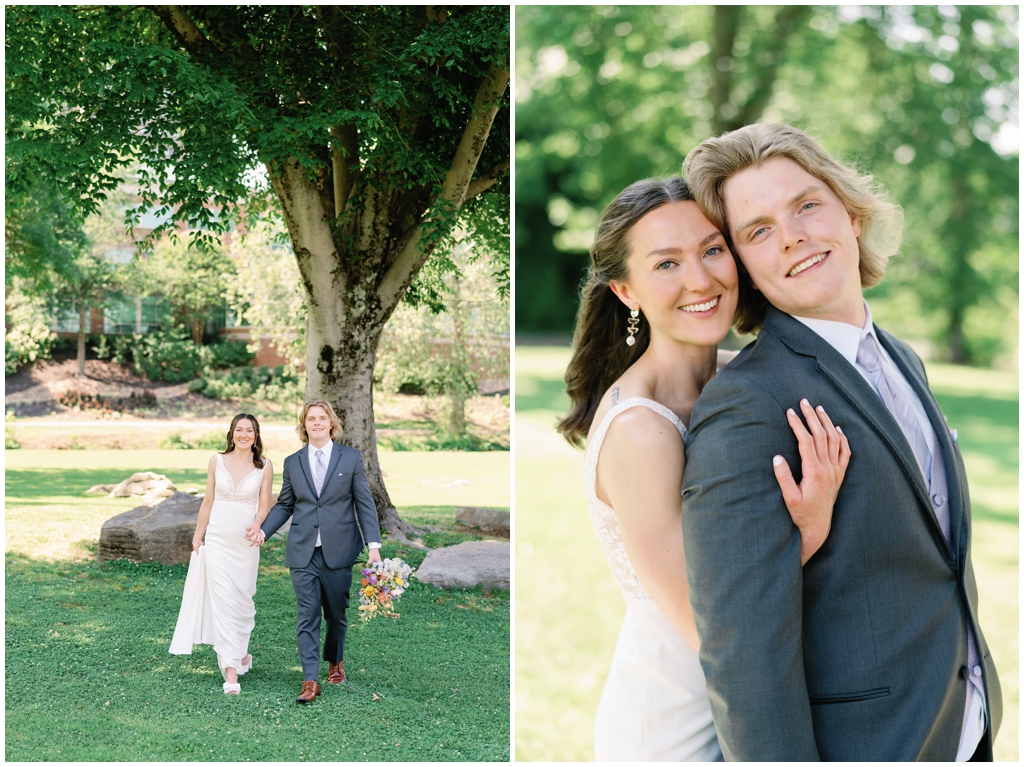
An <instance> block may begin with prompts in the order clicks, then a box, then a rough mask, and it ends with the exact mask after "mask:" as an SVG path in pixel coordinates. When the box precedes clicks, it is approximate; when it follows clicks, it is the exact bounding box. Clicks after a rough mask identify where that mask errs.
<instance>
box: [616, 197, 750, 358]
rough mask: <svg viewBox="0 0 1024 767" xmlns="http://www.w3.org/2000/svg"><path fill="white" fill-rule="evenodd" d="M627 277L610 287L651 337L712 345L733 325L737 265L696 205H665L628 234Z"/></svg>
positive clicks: (679, 203) (718, 234)
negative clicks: (648, 329) (644, 324)
mask: <svg viewBox="0 0 1024 767" xmlns="http://www.w3.org/2000/svg"><path fill="white" fill-rule="evenodd" d="M628 242H629V259H628V261H627V266H628V268H629V278H628V280H627V281H626V282H623V283H613V284H612V289H613V290H615V293H616V294H617V295H618V296H619V298H620V299H622V301H623V303H625V304H626V305H627V306H628V307H629V308H631V309H634V308H639V309H640V310H641V313H642V319H641V321H642V322H643V321H646V322H649V323H650V327H651V336H652V339H654V338H657V337H658V336H664V337H666V338H669V339H672V340H674V341H677V342H682V343H687V344H694V345H698V346H712V345H714V344H717V343H718V342H719V341H721V340H722V339H723V338H725V335H726V333H728V332H729V326H730V325H731V324H732V317H733V314H734V313H735V311H736V301H737V298H738V295H739V287H738V285H739V280H738V277H737V274H736V262H735V261H734V260H733V257H732V254H731V253H730V252H729V248H728V247H727V246H726V244H725V237H724V236H723V235H722V233H721V232H720V231H719V230H718V228H717V227H716V226H715V225H714V224H712V223H711V222H710V221H708V220H707V219H706V218H705V217H704V214H703V213H701V212H700V208H698V207H697V203H695V202H689V201H687V202H670V203H668V204H666V205H662V206H661V207H660V208H657V209H656V210H653V211H651V212H650V213H648V214H647V215H646V216H644V217H643V218H641V219H640V220H639V221H638V222H637V223H636V224H634V225H633V228H632V229H631V230H630V232H629V238H628Z"/></svg>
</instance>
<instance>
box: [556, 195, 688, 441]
mask: <svg viewBox="0 0 1024 767" xmlns="http://www.w3.org/2000/svg"><path fill="white" fill-rule="evenodd" d="M687 201H693V193H692V192H691V191H690V186H689V184H687V183H686V180H685V179H683V178H680V177H678V176H676V177H673V178H668V179H665V180H664V181H662V180H660V179H654V178H645V179H644V180H643V181H637V182H636V183H635V184H631V185H629V186H628V187H626V188H625V189H624V190H622V192H620V193H619V195H618V196H617V197H616V198H615V199H614V200H612V201H611V202H610V203H608V206H607V207H606V208H605V209H604V211H602V213H601V217H600V219H598V222H597V229H596V231H595V234H594V245H593V247H591V249H590V269H589V270H588V271H587V281H586V283H585V284H584V286H583V290H582V291H581V293H580V308H579V312H578V313H577V314H576V330H575V332H574V333H573V340H572V346H573V354H572V359H571V360H570V362H569V367H568V368H567V369H566V371H565V384H566V387H565V390H566V393H567V394H568V395H569V398H570V399H571V400H572V408H571V409H570V410H569V414H568V415H566V417H565V418H563V419H562V421H561V422H560V423H559V424H558V431H559V432H561V434H562V436H563V437H565V438H566V440H568V441H569V444H571V445H574V446H576V447H583V440H584V438H585V437H586V436H587V432H589V431H590V424H591V423H592V422H593V420H594V413H595V412H597V406H598V405H599V404H600V402H601V397H603V396H604V393H605V392H606V391H607V390H608V387H609V386H611V385H612V383H613V382H614V381H615V379H617V378H618V377H619V376H621V375H622V374H623V373H624V372H625V371H626V369H627V368H628V367H629V366H630V365H632V364H633V363H634V362H636V361H637V360H638V359H639V358H640V355H641V354H643V353H644V352H645V351H646V350H647V346H648V344H649V343H650V340H651V335H650V328H649V327H648V324H647V322H646V321H644V319H643V317H642V316H641V320H640V325H639V328H638V332H637V334H636V343H634V344H633V345H632V346H627V345H626V335H627V334H626V319H627V318H628V317H629V308H628V307H627V306H626V305H625V304H624V303H622V301H620V300H619V298H618V296H616V295H615V294H614V293H613V292H612V289H611V286H610V283H611V282H612V281H614V282H626V281H627V280H628V278H629V269H628V268H627V266H626V261H627V259H628V258H629V231H630V229H632V228H633V226H634V225H635V224H636V222H637V221H639V220H640V219H641V218H643V217H644V216H646V215H647V214H648V213H650V212H651V211H652V210H656V209H658V208H660V207H661V206H662V205H667V204H668V203H670V202H687Z"/></svg>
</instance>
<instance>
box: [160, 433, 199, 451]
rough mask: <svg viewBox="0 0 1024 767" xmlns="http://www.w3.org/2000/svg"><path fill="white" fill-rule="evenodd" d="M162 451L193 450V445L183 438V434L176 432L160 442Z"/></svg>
mask: <svg viewBox="0 0 1024 767" xmlns="http://www.w3.org/2000/svg"><path fill="white" fill-rule="evenodd" d="M160 449H161V450H191V449H192V445H190V444H189V443H188V442H185V440H183V439H182V438H181V434H179V433H178V432H174V433H173V434H169V435H167V436H166V437H165V438H164V439H162V440H160Z"/></svg>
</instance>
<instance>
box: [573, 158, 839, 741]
mask: <svg viewBox="0 0 1024 767" xmlns="http://www.w3.org/2000/svg"><path fill="white" fill-rule="evenodd" d="M591 259H592V266H591V269H590V273H589V276H588V280H587V284H586V286H585V287H584V289H583V297H582V301H581V304H580V309H579V314H578V316H577V321H576V332H575V337H574V341H573V348H574V353H573V358H572V361H571V362H570V364H569V368H568V370H567V372H566V382H567V384H568V386H567V390H568V393H569V396H570V398H571V399H572V410H571V411H570V413H569V414H568V415H567V416H566V417H565V419H564V420H563V421H562V422H561V423H560V424H559V430H560V431H561V432H562V434H563V435H564V436H565V437H566V439H567V440H569V442H570V443H572V444H574V445H575V446H577V447H580V446H582V443H583V439H584V437H586V457H585V464H584V465H585V480H584V481H585V487H586V494H587V500H588V502H589V509H590V515H591V520H592V522H593V524H594V529H595V531H596V533H597V536H598V538H599V540H600V542H601V546H602V548H603V550H604V553H605V556H606V557H607V559H608V563H609V564H610V565H611V568H612V572H613V574H614V575H615V579H616V580H617V581H618V584H619V587H620V588H621V589H622V592H623V595H624V596H625V598H626V617H625V620H624V622H623V625H622V629H621V631H620V633H619V639H618V642H617V644H616V647H615V654H614V656H613V659H612V665H611V669H610V670H609V673H608V680H607V682H606V684H605V688H604V692H603V694H602V696H601V702H600V705H599V706H598V712H597V721H596V722H595V727H594V732H595V753H596V756H597V759H598V760H602V761H608V760H611V761H637V760H652V761H653V760H657V761H683V760H696V761H716V760H721V759H722V752H721V750H720V748H719V746H718V740H717V738H716V736H715V728H714V722H713V721H712V718H711V709H710V706H709V703H708V698H707V694H706V693H705V689H704V674H703V671H702V669H701V667H700V663H699V661H698V657H697V648H698V647H699V640H698V638H697V631H696V628H695V626H694V618H693V612H692V611H691V609H690V601H689V587H688V585H687V580H686V561H685V557H684V553H683V535H682V529H681V519H682V514H683V513H685V512H684V509H683V508H682V503H681V498H680V491H681V487H682V480H683V464H684V461H685V456H684V440H685V437H686V424H687V423H688V422H689V419H690V412H691V411H692V409H693V406H694V403H695V402H696V400H697V397H698V396H699V395H700V392H701V390H702V389H703V388H704V385H705V384H706V383H707V382H708V381H709V380H710V379H711V377H712V376H713V375H715V373H716V371H717V356H716V355H717V344H718V342H719V341H721V340H722V339H723V338H724V337H725V335H726V333H727V332H728V330H729V326H730V325H731V323H732V319H733V314H734V312H735V310H736V306H737V302H738V295H739V288H738V284H739V278H738V274H737V267H736V261H735V260H734V259H733V256H732V254H731V253H730V251H729V248H728V245H727V243H726V240H725V238H724V237H723V235H722V233H721V232H720V231H718V229H717V228H716V227H715V226H714V225H713V224H711V223H710V222H709V221H708V220H707V219H706V218H705V217H704V215H703V214H702V213H701V212H700V209H699V208H698V207H697V204H696V203H695V202H693V196H692V195H691V193H690V189H689V187H688V185H687V183H686V181H685V180H683V179H681V178H672V179H668V180H666V181H658V180H654V179H647V180H644V181H639V182H637V183H635V184H633V185H632V186H630V187H628V188H627V189H625V190H624V191H623V192H622V193H620V194H619V196H618V197H616V198H615V200H613V201H612V202H611V203H610V204H609V205H608V207H607V208H605V210H604V212H603V213H602V214H601V219H600V221H599V222H598V225H597V231H596V235H595V240H594V246H593V248H592V249H591ZM722 356H723V357H724V356H725V355H724V354H723V355H722ZM801 410H802V414H803V417H804V419H806V422H807V425H806V426H804V423H803V421H802V420H801V419H800V417H799V416H798V415H797V414H796V413H795V412H794V411H793V410H790V411H789V425H790V427H791V428H792V429H793V433H794V434H795V436H796V439H797V440H798V442H799V447H800V457H801V463H802V466H801V476H802V481H801V482H800V484H799V485H798V484H797V483H796V481H795V480H794V478H793V474H792V472H791V471H790V467H789V466H788V464H787V463H786V461H785V459H784V458H782V457H781V456H776V457H775V459H774V460H773V468H774V471H775V476H776V478H777V480H778V482H779V485H780V487H781V490H782V494H783V497H784V498H785V501H786V505H787V507H788V508H789V512H790V515H791V516H792V518H793V523H794V524H795V525H796V526H797V528H798V529H799V531H800V535H801V560H802V562H806V561H807V560H808V559H809V558H810V557H811V556H813V554H814V553H815V552H816V551H817V550H818V548H819V547H820V546H821V544H822V543H823V542H824V541H825V538H826V537H827V536H828V532H829V528H830V525H831V519H832V504H833V502H834V501H835V498H836V494H837V493H838V491H839V486H840V484H841V483H842V480H843V476H844V475H845V472H846V466H847V464H848V462H849V458H850V448H849V443H848V442H847V440H846V437H845V436H844V435H843V434H842V432H841V430H840V429H839V428H838V427H835V426H833V425H832V422H831V421H830V420H829V418H828V416H827V415H826V414H825V411H824V410H823V409H822V408H820V407H819V408H817V409H814V408H812V406H811V405H810V403H808V402H807V400H803V401H802V402H801ZM758 468H759V467H750V470H756V469H758Z"/></svg>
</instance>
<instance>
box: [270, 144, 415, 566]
mask: <svg viewBox="0 0 1024 767" xmlns="http://www.w3.org/2000/svg"><path fill="white" fill-rule="evenodd" d="M268 170H270V177H271V183H272V184H273V187H274V191H275V192H276V193H277V196H278V198H279V199H280V200H281V205H282V209H283V212H284V218H285V223H286V224H287V226H288V233H289V235H290V237H291V241H292V249H293V250H294V251H295V258H296V260H297V262H298V265H299V273H300V274H301V275H302V282H303V286H304V287H305V292H306V305H307V310H308V315H307V319H306V399H307V400H308V399H312V398H314V397H324V398H325V399H327V400H328V401H329V402H330V403H331V405H332V406H333V407H334V410H335V412H336V413H337V414H338V418H339V419H340V420H341V427H342V436H341V441H342V442H343V443H344V444H346V445H348V446H350V447H353V448H355V449H356V450H359V451H360V452H361V453H362V454H363V463H364V465H365V467H366V477H367V479H368V480H369V483H370V492H371V493H372V494H373V501H374V503H375V504H376V506H377V517H378V519H379V521H380V525H381V529H382V530H387V531H389V532H390V533H391V537H392V539H394V540H398V541H401V542H403V543H407V544H411V545H417V546H422V545H423V544H422V542H421V541H418V540H416V539H415V538H410V537H409V536H419V535H422V532H421V531H420V530H418V529H417V528H415V527H413V526H412V525H410V524H409V523H408V522H406V521H405V520H403V519H402V518H401V517H400V516H399V515H398V512H397V510H396V509H395V505H394V504H393V503H392V501H391V498H390V496H389V495H388V491H387V488H386V487H385V486H384V478H383V476H382V474H381V470H380V460H379V459H378V457H377V432H376V426H375V424H374V415H373V368H374V365H375V364H376V360H377V346H378V344H379V343H380V336H381V333H382V332H383V330H384V325H385V323H386V322H387V320H388V318H389V317H390V316H391V311H390V310H386V311H382V307H381V306H380V301H379V299H378V297H377V293H376V291H374V290H373V282H371V280H372V279H373V277H374V275H373V273H372V272H369V273H367V274H361V273H359V272H356V273H355V274H354V275H349V274H348V273H347V272H346V271H345V269H344V268H343V266H342V263H341V258H340V257H339V254H338V250H337V247H336V246H335V243H334V239H333V235H332V232H331V227H330V223H329V222H328V219H327V216H326V214H325V212H324V209H323V205H322V203H321V200H320V197H319V192H318V190H317V188H316V187H315V186H314V185H313V184H311V183H309V182H308V181H306V180H305V179H304V178H303V177H302V171H301V169H300V168H299V166H298V164H297V163H295V162H293V161H291V160H289V161H288V162H287V163H286V164H285V167H283V168H276V169H275V168H271V169H268ZM357 268H358V267H357V266H356V267H353V269H357ZM360 278H362V279H360ZM364 284H365V285H366V286H367V287H365V288H364V287H363V285H364ZM396 303H397V301H396ZM391 309H393V307H391Z"/></svg>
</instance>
